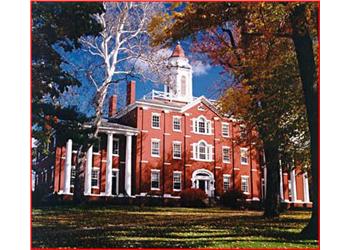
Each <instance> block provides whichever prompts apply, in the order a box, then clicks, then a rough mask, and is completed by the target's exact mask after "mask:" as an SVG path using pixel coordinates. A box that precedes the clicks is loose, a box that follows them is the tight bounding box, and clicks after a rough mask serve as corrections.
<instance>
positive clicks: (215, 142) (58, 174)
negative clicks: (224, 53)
mask: <svg viewBox="0 0 350 250" xmlns="http://www.w3.org/2000/svg"><path fill="white" fill-rule="evenodd" d="M169 65H170V66H171V74H172V75H173V79H174V80H173V83H172V84H171V85H170V86H165V87H164V91H152V92H151V93H150V94H148V95H145V96H144V97H143V98H142V99H140V100H136V98H135V96H136V93H135V89H136V87H135V84H136V83H135V81H131V82H129V83H128V85H127V98H126V99H127V105H126V107H124V108H123V109H121V110H120V111H117V96H112V97H111V98H110V101H109V116H108V119H105V120H104V121H103V122H102V126H101V128H100V134H99V135H100V141H99V143H97V144H96V145H94V146H92V147H91V148H90V149H89V150H88V153H87V161H86V164H85V169H84V178H85V183H84V194H85V195H87V196H91V197H93V196H102V197H105V196H112V197H121V196H128V197H138V196H147V195H152V196H156V197H164V198H174V199H177V198H179V197H180V193H181V191H182V190H184V189H188V188H199V189H202V190H203V191H205V192H206V194H207V195H208V196H209V197H212V198H214V197H220V196H221V195H222V194H223V193H224V192H226V191H228V190H231V189H239V190H242V191H243V192H244V193H245V194H246V195H247V199H248V200H250V201H261V200H263V199H264V197H265V193H266V168H265V167H264V159H263V155H262V153H261V152H259V151H258V150H257V149H256V148H255V147H254V145H253V144H250V145H247V143H244V144H243V143H240V142H239V140H237V138H238V137H240V136H243V133H244V131H242V126H241V125H240V124H239V123H237V122H236V121H235V119H234V118H232V117H228V116H226V115H224V114H222V113H221V112H220V111H219V110H218V108H217V107H216V105H215V101H212V100H209V99H207V98H206V97H204V96H201V97H193V95H192V67H191V65H190V64H189V60H188V58H187V57H186V56H185V53H184V51H183V49H182V48H181V46H180V45H177V46H176V48H175V49H174V51H173V53H172V55H171V57H170V58H169ZM76 148H77V145H74V142H73V141H72V140H68V141H67V142H66V143H65V144H63V145H56V158H55V163H54V167H53V169H52V171H53V172H52V176H54V178H53V180H52V183H53V185H52V186H53V190H52V191H53V192H55V193H58V194H63V195H71V194H72V192H73V188H74V186H73V180H74V178H75V165H76V162H77V159H76V158H77V157H76ZM281 197H282V200H283V202H286V203H295V204H297V203H299V204H309V203H310V200H309V187H308V178H307V175H306V174H303V173H301V170H299V168H295V169H294V170H292V171H291V172H283V171H282V170H281Z"/></svg>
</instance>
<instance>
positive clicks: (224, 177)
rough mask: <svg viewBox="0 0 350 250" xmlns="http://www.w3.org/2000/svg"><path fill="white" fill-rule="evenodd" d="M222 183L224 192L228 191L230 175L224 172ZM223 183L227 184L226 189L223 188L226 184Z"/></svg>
mask: <svg viewBox="0 0 350 250" xmlns="http://www.w3.org/2000/svg"><path fill="white" fill-rule="evenodd" d="M225 180H228V182H225ZM222 184H223V189H224V192H227V191H229V190H230V187H231V175H229V174H224V175H223V177H222ZM225 184H228V185H227V189H226V188H225V186H226V185H225Z"/></svg>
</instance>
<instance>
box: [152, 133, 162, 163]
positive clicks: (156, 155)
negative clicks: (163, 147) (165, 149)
mask: <svg viewBox="0 0 350 250" xmlns="http://www.w3.org/2000/svg"><path fill="white" fill-rule="evenodd" d="M154 142H157V143H158V154H154V153H153V149H154V148H153V143H154ZM151 156H152V157H157V158H159V157H160V139H157V138H152V139H151Z"/></svg>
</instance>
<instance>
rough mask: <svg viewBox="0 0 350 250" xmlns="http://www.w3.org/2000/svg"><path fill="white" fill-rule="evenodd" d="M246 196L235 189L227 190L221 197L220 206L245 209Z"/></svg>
mask: <svg viewBox="0 0 350 250" xmlns="http://www.w3.org/2000/svg"><path fill="white" fill-rule="evenodd" d="M246 198H247V196H246V195H245V194H244V193H243V192H242V191H241V190H237V189H233V190H229V191H227V192H225V193H224V194H223V195H222V196H221V202H222V205H224V206H226V207H231V208H238V209H242V208H245V207H246Z"/></svg>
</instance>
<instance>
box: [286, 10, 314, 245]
mask: <svg viewBox="0 0 350 250" xmlns="http://www.w3.org/2000/svg"><path fill="white" fill-rule="evenodd" d="M290 18H291V23H292V29H293V36H292V38H293V42H294V46H295V51H296V55H297V59H298V64H299V71H300V77H301V81H302V85H303V91H304V98H305V104H306V110H307V117H308V125H309V130H310V137H311V173H312V185H311V188H312V194H313V197H312V202H313V206H312V216H311V219H310V221H309V224H308V225H307V226H306V227H305V228H304V229H303V231H302V234H303V235H304V236H305V237H308V238H311V239H317V240H318V237H319V231H318V229H319V225H318V218H319V213H318V193H319V192H318V178H319V176H318V145H319V140H318V133H319V127H318V90H317V87H318V84H317V82H316V65H315V61H314V53H313V47H312V40H311V37H310V34H309V32H308V28H307V23H306V18H305V5H304V4H302V5H299V6H297V7H296V8H295V9H294V10H293V12H292V14H291V17H290Z"/></svg>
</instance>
